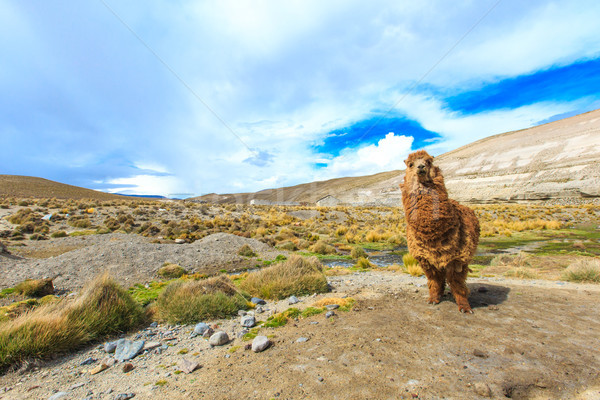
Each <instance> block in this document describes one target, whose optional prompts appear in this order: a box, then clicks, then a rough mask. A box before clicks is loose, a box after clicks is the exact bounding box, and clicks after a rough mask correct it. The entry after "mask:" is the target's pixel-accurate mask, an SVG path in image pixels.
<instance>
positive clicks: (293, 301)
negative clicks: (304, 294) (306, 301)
mask: <svg viewBox="0 0 600 400" xmlns="http://www.w3.org/2000/svg"><path fill="white" fill-rule="evenodd" d="M299 302H300V300H298V298H297V297H296V296H290V298H289V299H288V304H290V305H292V304H296V303H299Z"/></svg>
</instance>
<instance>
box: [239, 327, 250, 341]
mask: <svg viewBox="0 0 600 400" xmlns="http://www.w3.org/2000/svg"><path fill="white" fill-rule="evenodd" d="M248 332H249V331H248V329H242V330H241V331H239V332H238V334H237V337H238V339H241V338H243V337H244V336H246V333H248Z"/></svg>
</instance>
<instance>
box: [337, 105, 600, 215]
mask: <svg viewBox="0 0 600 400" xmlns="http://www.w3.org/2000/svg"><path fill="white" fill-rule="evenodd" d="M434 162H435V163H436V164H437V165H438V166H440V168H441V169H442V173H443V174H444V178H445V181H446V188H447V189H448V193H449V195H450V197H452V198H454V199H456V200H458V201H462V202H477V203H485V202H498V201H518V200H548V199H566V198H590V197H600V110H596V111H592V112H589V113H586V114H582V115H578V116H575V117H572V118H568V119H564V120H561V121H556V122H552V123H549V124H545V125H541V126H537V127H534V128H530V129H525V130H521V131H516V132H509V133H504V134H501V135H496V136H492V137H489V138H486V139H482V140H479V141H477V142H474V143H471V144H469V145H466V146H463V147H461V148H459V149H457V150H454V151H451V152H448V153H445V154H443V155H441V156H439V157H436V158H435V161H434ZM403 176H404V171H398V175H397V176H395V177H393V178H391V179H387V180H385V181H382V182H378V183H376V184H373V185H370V186H366V187H363V188H362V189H361V190H360V191H358V190H356V191H353V192H351V193H350V192H348V193H345V194H343V195H338V198H340V199H341V200H343V201H347V202H349V203H360V202H368V201H370V202H376V203H382V204H390V205H391V204H393V203H398V204H399V201H400V192H399V190H398V184H399V183H400V182H402V178H403ZM361 194H362V195H361Z"/></svg>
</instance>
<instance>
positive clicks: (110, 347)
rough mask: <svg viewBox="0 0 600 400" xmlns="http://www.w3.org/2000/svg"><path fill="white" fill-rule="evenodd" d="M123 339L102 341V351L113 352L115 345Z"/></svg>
mask: <svg viewBox="0 0 600 400" xmlns="http://www.w3.org/2000/svg"><path fill="white" fill-rule="evenodd" d="M124 340H125V339H119V340H115V341H114V342H106V343H104V351H105V352H107V353H114V352H115V350H116V349H117V345H118V344H119V343H120V342H123V341H124Z"/></svg>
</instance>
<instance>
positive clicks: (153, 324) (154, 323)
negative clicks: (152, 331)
mask: <svg viewBox="0 0 600 400" xmlns="http://www.w3.org/2000/svg"><path fill="white" fill-rule="evenodd" d="M157 326H158V322H156V321H154V322H153V323H151V324H150V328H156V327H157Z"/></svg>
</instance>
